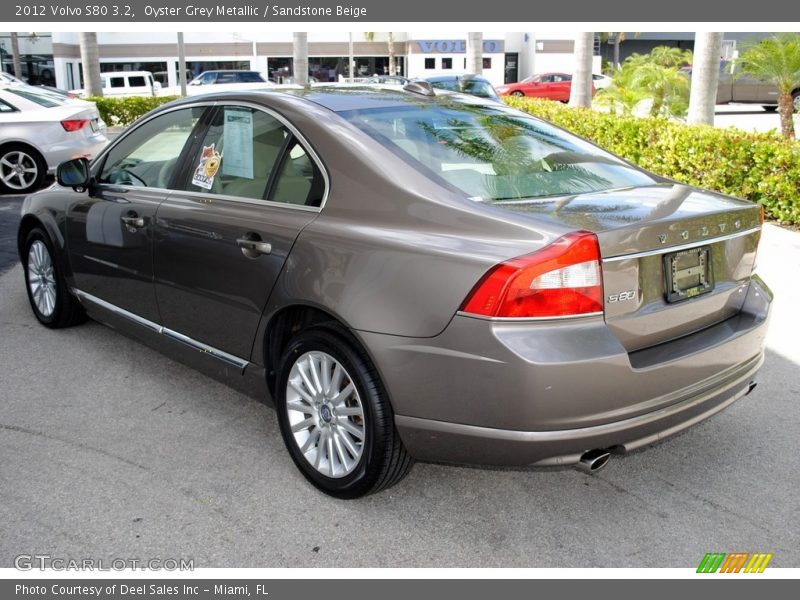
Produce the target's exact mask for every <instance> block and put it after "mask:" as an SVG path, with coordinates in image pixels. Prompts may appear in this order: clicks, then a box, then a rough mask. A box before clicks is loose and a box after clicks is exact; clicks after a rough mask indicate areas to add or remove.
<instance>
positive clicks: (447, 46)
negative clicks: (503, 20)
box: [417, 40, 503, 54]
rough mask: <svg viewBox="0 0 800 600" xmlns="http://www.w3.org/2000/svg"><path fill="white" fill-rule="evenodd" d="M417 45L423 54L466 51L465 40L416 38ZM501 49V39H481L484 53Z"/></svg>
mask: <svg viewBox="0 0 800 600" xmlns="http://www.w3.org/2000/svg"><path fill="white" fill-rule="evenodd" d="M417 46H418V47H419V51H420V52H421V53H423V54H464V53H465V52H466V51H467V42H466V41H465V40H417ZM502 51H503V41H502V40H483V52H484V53H485V54H493V53H496V52H502Z"/></svg>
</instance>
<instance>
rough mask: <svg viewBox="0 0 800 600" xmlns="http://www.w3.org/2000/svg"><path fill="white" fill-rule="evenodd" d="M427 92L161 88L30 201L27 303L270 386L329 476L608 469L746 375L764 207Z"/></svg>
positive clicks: (727, 398)
mask: <svg viewBox="0 0 800 600" xmlns="http://www.w3.org/2000/svg"><path fill="white" fill-rule="evenodd" d="M415 90H416V91H415ZM431 91H432V90H431V88H430V86H427V85H424V86H423V85H414V84H413V83H411V84H409V85H408V86H407V87H406V88H397V89H389V88H386V87H383V88H374V87H370V86H363V87H361V88H360V89H355V88H353V87H342V86H338V87H337V86H330V87H322V86H318V87H312V88H302V89H293V90H286V91H268V92H263V91H262V92H236V93H223V94H216V95H214V97H213V98H210V99H208V100H206V101H203V100H202V99H198V98H191V99H185V100H180V101H176V102H173V103H170V104H167V105H164V106H162V107H160V108H159V109H156V110H155V111H154V112H152V113H150V114H149V115H147V116H146V117H143V118H141V119H139V120H138V121H137V122H136V123H135V124H134V125H133V126H131V127H130V128H129V129H128V130H127V131H126V132H125V133H123V134H122V135H121V136H120V137H119V138H118V139H116V140H115V141H114V142H113V143H112V144H111V145H110V146H109V147H108V148H106V150H105V151H104V152H103V153H102V154H101V155H100V156H98V157H97V158H96V159H94V160H93V161H91V162H89V161H86V160H85V159H77V160H72V161H69V162H67V163H65V164H63V165H61V167H60V168H59V172H58V185H57V186H53V187H52V188H50V189H48V190H45V191H41V192H39V193H37V194H33V195H31V196H29V197H28V198H27V200H26V201H25V203H24V205H23V208H22V220H21V222H20V226H19V234H18V243H19V253H20V257H21V260H22V262H23V265H24V267H25V268H24V273H25V278H26V279H25V281H26V288H27V291H28V296H29V299H30V304H31V308H32V310H33V313H34V315H35V317H36V319H38V320H39V322H40V323H42V324H43V325H45V326H47V327H51V328H59V327H66V326H68V325H74V324H77V323H79V322H81V321H82V320H83V319H84V318H85V315H88V316H90V317H93V318H95V319H97V320H99V321H102V322H104V323H108V324H110V325H112V326H113V327H115V328H117V329H118V330H119V331H121V332H125V333H128V334H130V335H132V336H136V337H137V338H139V339H142V340H145V341H147V342H148V343H150V344H152V345H154V346H155V347H157V348H159V349H161V350H162V351H163V352H165V353H168V354H170V355H172V356H174V357H176V358H179V359H181V360H184V361H187V362H189V363H190V364H193V365H194V366H196V367H197V368H199V369H201V370H203V371H204V372H206V373H209V374H211V375H213V376H215V377H218V378H220V379H222V380H224V381H227V382H229V383H231V384H232V385H235V386H236V387H237V388H239V389H242V390H247V391H248V392H249V393H251V394H253V395H254V396H256V397H258V398H261V399H263V400H265V401H267V402H269V403H272V404H273V405H274V406H275V408H276V409H277V418H278V422H279V424H280V430H281V433H282V436H283V439H284V441H285V444H286V447H287V449H288V452H289V454H290V455H291V457H292V459H293V460H294V462H295V464H296V465H297V467H298V468H299V470H300V471H301V472H302V473H303V475H304V476H305V477H306V478H307V479H308V480H309V481H310V482H311V483H313V484H314V485H315V486H317V487H319V488H320V489H321V490H323V491H325V492H327V493H329V494H332V495H334V496H338V497H342V498H352V497H357V496H361V495H363V494H366V493H369V492H374V491H377V490H380V489H384V488H386V487H388V486H390V485H392V484H394V483H396V482H397V481H398V480H400V479H401V478H402V477H403V476H404V475H405V474H406V473H407V472H408V470H409V469H410V468H411V465H412V462H413V461H414V459H418V460H434V461H445V462H455V463H476V464H490V465H531V464H536V465H569V464H575V465H579V464H580V465H583V466H584V468H586V469H588V470H594V469H598V468H600V467H602V466H603V464H605V462H606V461H607V460H608V458H609V455H610V453H611V452H615V453H623V452H626V451H629V450H633V449H635V448H640V447H643V446H646V445H648V444H651V443H653V442H655V441H657V440H661V439H663V438H665V437H667V436H669V435H672V434H674V433H677V432H679V431H681V430H683V429H685V428H686V427H689V426H690V425H692V424H694V423H697V422H699V421H701V420H703V419H705V418H707V417H710V416H711V415H713V414H715V413H716V412H718V411H720V410H722V409H723V408H725V407H727V406H729V405H730V404H731V403H732V402H733V401H734V400H736V399H738V398H741V397H742V396H744V395H745V394H747V393H749V392H750V391H751V390H752V388H753V386H754V383H753V380H754V377H755V375H756V372H757V371H758V369H759V367H760V366H761V364H762V361H763V360H764V337H765V334H766V330H767V322H768V316H769V311H770V304H771V300H772V295H771V293H770V291H769V289H768V288H767V286H766V285H765V284H764V283H763V282H762V281H761V280H760V279H759V278H758V277H757V276H755V275H754V274H753V269H754V266H755V257H756V251H757V246H758V240H759V236H760V231H761V217H760V210H759V207H758V205H756V204H753V203H751V202H747V201H744V200H738V199H735V198H731V197H728V196H724V195H722V194H718V193H714V192H707V191H703V190H700V189H697V188H693V187H689V186H686V185H682V184H678V183H675V182H673V181H669V180H667V179H663V178H660V177H657V176H656V175H653V174H651V173H648V172H645V171H642V170H640V169H638V168H636V167H634V166H633V165H631V164H630V163H628V162H626V161H623V160H622V159H619V158H617V157H616V156H614V155H612V154H609V153H608V152H606V151H604V150H602V149H601V148H599V147H597V146H594V145H592V144H590V143H588V142H586V141H584V140H581V139H579V138H577V137H575V136H573V135H571V134H569V133H567V132H566V131H564V130H562V129H560V128H558V127H555V126H553V125H551V124H549V123H547V122H545V121H542V120H540V119H537V118H534V117H532V116H530V115H528V114H526V113H523V112H519V111H516V110H513V109H511V108H510V107H508V106H505V105H503V104H502V103H497V102H494V101H491V100H482V99H480V98H475V97H473V96H467V95H463V94H456V93H445V94H437V93H431ZM198 265H202V268H198ZM76 339H77V338H76ZM76 343H77V342H76ZM90 368H91V367H90ZM138 376H139V377H145V378H146V377H158V376H159V375H158V373H156V372H150V373H138ZM42 377H47V374H42ZM731 435H732V439H733V437H734V434H731ZM712 451H714V450H713V449H709V452H712Z"/></svg>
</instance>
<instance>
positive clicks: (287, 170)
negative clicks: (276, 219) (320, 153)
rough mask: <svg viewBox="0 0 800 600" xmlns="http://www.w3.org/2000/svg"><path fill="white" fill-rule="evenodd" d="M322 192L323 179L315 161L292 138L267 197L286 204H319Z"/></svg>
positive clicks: (323, 187)
mask: <svg viewBox="0 0 800 600" xmlns="http://www.w3.org/2000/svg"><path fill="white" fill-rule="evenodd" d="M324 194H325V181H324V179H323V178H322V174H321V173H320V172H319V169H318V168H317V165H316V163H315V162H314V161H313V160H312V159H311V157H310V156H309V155H308V153H307V152H306V150H305V148H303V146H302V145H300V142H298V141H297V140H292V144H291V146H290V147H289V150H288V152H287V154H286V156H285V157H284V160H283V164H282V165H281V169H280V171H279V172H278V178H277V180H276V183H275V189H274V190H273V192H272V196H271V197H270V198H269V199H270V200H272V201H273V202H284V203H286V204H302V205H304V206H320V205H321V204H322V196H323V195H324Z"/></svg>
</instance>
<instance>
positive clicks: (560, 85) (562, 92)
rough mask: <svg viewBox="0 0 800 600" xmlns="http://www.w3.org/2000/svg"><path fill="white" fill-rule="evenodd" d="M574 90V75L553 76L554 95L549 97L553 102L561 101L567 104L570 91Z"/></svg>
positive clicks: (559, 74) (552, 87)
mask: <svg viewBox="0 0 800 600" xmlns="http://www.w3.org/2000/svg"><path fill="white" fill-rule="evenodd" d="M571 89H572V75H567V74H566V73H558V74H556V75H553V83H552V85H551V90H552V95H550V96H548V97H549V98H551V99H553V100H561V101H562V102H565V101H567V100H569V94H570V90H571Z"/></svg>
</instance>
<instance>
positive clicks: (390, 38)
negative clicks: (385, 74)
mask: <svg viewBox="0 0 800 600" xmlns="http://www.w3.org/2000/svg"><path fill="white" fill-rule="evenodd" d="M364 39H365V40H367V41H368V42H374V41H375V32H374V31H365V32H364ZM386 49H387V50H388V51H389V75H397V73H396V70H397V69H396V68H395V58H394V32H392V31H390V32H388V33H387V34H386Z"/></svg>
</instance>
